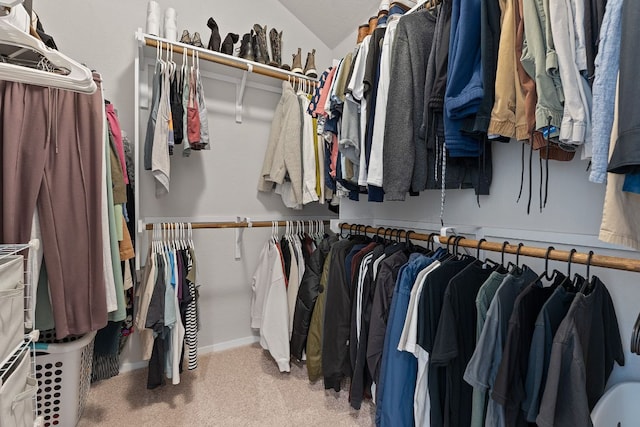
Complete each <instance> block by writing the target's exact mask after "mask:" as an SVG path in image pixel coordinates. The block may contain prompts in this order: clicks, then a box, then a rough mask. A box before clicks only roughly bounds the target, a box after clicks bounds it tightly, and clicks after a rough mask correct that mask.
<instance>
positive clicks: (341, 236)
mask: <svg viewBox="0 0 640 427" xmlns="http://www.w3.org/2000/svg"><path fill="white" fill-rule="evenodd" d="M347 229H348V227H347V226H346V225H345V224H342V227H340V238H341V239H346V238H347V237H349V235H348V234H347V235H346V236H344V235H343V234H342V232H343V231H344V230H347Z"/></svg>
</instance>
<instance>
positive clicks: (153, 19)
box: [147, 0, 161, 36]
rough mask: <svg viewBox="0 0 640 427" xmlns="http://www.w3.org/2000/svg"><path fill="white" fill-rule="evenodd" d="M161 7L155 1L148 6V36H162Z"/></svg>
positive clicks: (151, 1) (150, 1)
mask: <svg viewBox="0 0 640 427" xmlns="http://www.w3.org/2000/svg"><path fill="white" fill-rule="evenodd" d="M160 19H161V18H160V5H159V4H158V2H157V1H155V0H149V3H148V4H147V34H151V35H153V36H160Z"/></svg>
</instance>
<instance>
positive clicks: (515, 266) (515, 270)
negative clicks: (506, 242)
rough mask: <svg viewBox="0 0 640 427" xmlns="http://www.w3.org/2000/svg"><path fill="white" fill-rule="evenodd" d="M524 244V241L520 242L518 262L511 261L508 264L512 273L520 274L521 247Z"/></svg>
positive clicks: (517, 255) (517, 251)
mask: <svg viewBox="0 0 640 427" xmlns="http://www.w3.org/2000/svg"><path fill="white" fill-rule="evenodd" d="M523 246H524V243H522V242H520V243H518V249H516V263H515V264H514V263H512V262H509V265H508V266H507V270H509V273H510V274H519V273H520V249H522V247H523Z"/></svg>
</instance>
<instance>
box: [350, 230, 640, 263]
mask: <svg viewBox="0 0 640 427" xmlns="http://www.w3.org/2000/svg"><path fill="white" fill-rule="evenodd" d="M358 227H360V228H359V229H358ZM363 227H365V228H363ZM340 229H341V230H349V229H351V230H354V231H360V232H362V231H366V232H367V233H370V234H375V233H380V234H381V235H384V232H385V231H386V232H387V233H389V232H390V230H397V229H392V228H386V227H379V228H376V227H370V226H365V225H363V224H346V223H342V224H340ZM398 234H399V237H400V238H406V235H407V231H405V230H397V232H396V231H394V232H393V233H392V236H393V237H396V236H397V235H398ZM430 236H437V237H438V240H439V242H440V243H441V244H447V241H448V240H449V241H450V242H451V243H452V244H453V241H454V238H453V236H447V237H443V236H440V234H439V233H434V234H432V235H429V234H422V233H416V232H414V231H410V232H409V238H410V239H411V240H423V241H428V240H429V238H430ZM478 243H479V241H478V240H472V239H467V238H463V239H460V241H459V242H458V246H462V247H465V248H472V249H476V248H477V247H478ZM502 245H503V244H502V243H500V242H490V241H483V242H482V243H481V244H480V249H484V250H488V251H493V252H502ZM517 251H518V245H511V244H508V245H506V246H505V247H504V252H505V253H508V254H516V253H517ZM570 254H571V252H569V251H562V250H557V249H553V250H551V251H550V252H549V257H548V258H549V259H552V260H555V261H564V262H567V261H569V255H570ZM520 255H524V256H528V257H533V258H542V259H545V258H546V257H547V248H539V247H536V246H522V247H521V248H520ZM588 259H589V254H585V253H581V252H575V253H574V254H573V256H572V257H571V262H572V263H573V264H584V265H586V264H587V260H588ZM591 265H592V266H594V267H605V268H611V269H614V270H624V271H635V272H640V260H638V259H633V258H620V257H614V256H607V255H593V256H592V257H591Z"/></svg>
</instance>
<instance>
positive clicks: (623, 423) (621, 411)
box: [591, 382, 640, 427]
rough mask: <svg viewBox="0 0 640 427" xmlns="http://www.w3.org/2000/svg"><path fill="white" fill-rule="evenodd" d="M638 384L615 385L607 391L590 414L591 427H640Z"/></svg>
mask: <svg viewBox="0 0 640 427" xmlns="http://www.w3.org/2000/svg"><path fill="white" fill-rule="evenodd" d="M639 395H640V382H629V383H620V384H617V385H615V386H613V387H611V389H609V391H607V392H606V393H605V394H604V395H603V396H602V397H601V398H600V400H599V401H598V403H597V404H596V406H595V408H593V411H592V412H591V421H593V427H635V426H638V425H640V405H638V396H639Z"/></svg>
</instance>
